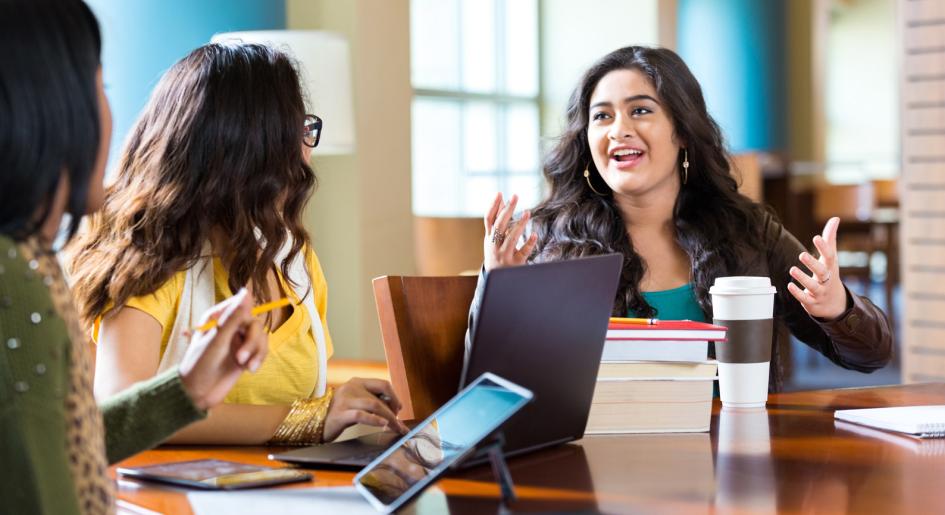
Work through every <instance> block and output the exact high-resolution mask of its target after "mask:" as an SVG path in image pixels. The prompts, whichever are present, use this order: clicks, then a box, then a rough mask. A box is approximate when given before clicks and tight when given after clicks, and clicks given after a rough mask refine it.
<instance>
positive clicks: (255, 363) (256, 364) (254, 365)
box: [249, 359, 262, 373]
mask: <svg viewBox="0 0 945 515" xmlns="http://www.w3.org/2000/svg"><path fill="white" fill-rule="evenodd" d="M261 364H262V362H260V361H259V360H258V359H254V360H253V362H252V363H250V364H249V371H250V372H254V373H255V372H256V371H257V370H259V365H261Z"/></svg>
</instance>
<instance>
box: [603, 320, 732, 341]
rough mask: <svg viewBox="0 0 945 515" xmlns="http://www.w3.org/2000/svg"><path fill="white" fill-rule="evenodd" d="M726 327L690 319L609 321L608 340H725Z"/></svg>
mask: <svg viewBox="0 0 945 515" xmlns="http://www.w3.org/2000/svg"><path fill="white" fill-rule="evenodd" d="M725 331H726V328H725V327H722V326H718V325H712V324H706V323H703V322H693V321H692V320H660V321H659V322H658V323H657V324H655V325H645V324H625V323H620V322H610V323H609V324H608V325H607V339H608V340H700V341H722V340H725Z"/></svg>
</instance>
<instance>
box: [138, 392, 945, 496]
mask: <svg viewBox="0 0 945 515" xmlns="http://www.w3.org/2000/svg"><path fill="white" fill-rule="evenodd" d="M919 404H945V385H943V384H924V385H908V386H893V387H883V388H863V389H843V390H822V391H814V392H796V393H786V394H778V395H772V396H771V397H770V399H769V401H768V407H767V409H766V410H727V409H725V410H723V409H720V406H719V405H718V401H716V406H715V408H714V411H713V416H712V430H711V432H710V433H708V434H705V433H703V434H677V435H673V434H659V435H628V436H620V437H616V436H614V437H588V438H585V439H584V440H581V441H580V442H576V443H573V444H568V445H564V446H559V447H557V448H553V449H548V450H545V451H541V452H538V453H534V454H531V455H528V456H522V457H519V458H513V459H511V460H510V461H509V465H510V469H511V472H512V477H513V479H514V481H515V484H516V489H517V493H518V495H519V499H520V500H519V501H518V502H516V503H515V504H513V505H512V509H514V510H515V511H516V512H520V511H521V512H535V511H558V512H564V511H569V512H570V511H586V512H591V513H594V512H605V513H633V512H644V513H678V512H694V513H759V512H760V513H764V512H773V511H781V512H789V513H792V512H797V513H802V512H803V513H810V512H819V513H844V512H847V513H945V440H925V441H922V440H916V439H912V438H908V437H903V436H896V435H892V434H889V433H882V432H871V430H868V429H867V430H859V431H858V430H857V427H855V426H854V427H850V426H841V425H840V424H841V423H837V424H835V422H834V420H833V411H834V410H836V409H844V408H863V407H880V406H903V405H919ZM268 452H269V449H266V448H259V447H244V448H235V447H219V448H213V447H164V448H160V449H157V450H154V451H149V452H145V453H142V454H139V455H138V456H135V457H134V458H131V459H128V460H126V461H124V462H122V465H124V466H134V465H145V464H152V463H161V462H166V461H178V460H187V459H197V458H206V457H215V458H221V459H228V460H234V461H241V462H246V463H258V464H271V463H270V462H268V461H267V459H266V455H267V453H268ZM315 474H316V478H315V480H314V481H312V482H311V483H308V484H303V485H300V486H296V487H294V488H298V487H313V486H314V487H321V486H347V485H350V484H351V479H352V477H353V475H354V474H353V472H349V471H329V470H317V471H315ZM286 488H292V487H286ZM444 494H445V495H444ZM424 496H431V497H433V496H437V497H439V498H440V500H441V502H439V504H437V503H425V504H426V505H432V506H436V507H437V508H435V509H430V510H426V511H425V510H419V511H421V512H423V513H427V512H444V511H446V508H447V507H448V510H449V512H450V513H494V512H496V511H497V510H498V507H499V505H498V496H499V490H498V486H497V485H496V484H495V483H494V481H493V480H492V473H491V471H490V469H489V468H488V467H479V468H476V469H472V470H468V471H464V472H459V473H456V474H453V475H451V476H450V477H448V478H447V479H444V480H442V481H440V482H439V483H437V485H436V487H435V490H434V491H433V492H430V493H426V494H424ZM119 497H120V499H121V506H123V507H125V508H127V507H130V506H131V505H135V506H139V507H143V508H146V509H148V510H152V511H156V512H163V513H191V510H190V507H189V504H188V503H187V499H186V497H185V495H184V494H183V493H181V492H180V491H174V490H171V489H165V488H161V487H155V486H151V485H147V484H143V483H135V482H132V481H121V482H120V483H119Z"/></svg>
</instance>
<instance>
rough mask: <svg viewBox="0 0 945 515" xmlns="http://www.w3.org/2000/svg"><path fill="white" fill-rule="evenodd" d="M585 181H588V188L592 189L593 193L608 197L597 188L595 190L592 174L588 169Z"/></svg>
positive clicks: (585, 171)
mask: <svg viewBox="0 0 945 515" xmlns="http://www.w3.org/2000/svg"><path fill="white" fill-rule="evenodd" d="M584 180H585V181H587V186H588V187H589V188H590V189H591V191H593V192H594V193H596V194H598V195H599V196H601V197H606V196H607V195H606V194H604V193H601V192H599V191H597V188H595V187H594V185H593V184H591V172H589V171H588V170H587V168H584Z"/></svg>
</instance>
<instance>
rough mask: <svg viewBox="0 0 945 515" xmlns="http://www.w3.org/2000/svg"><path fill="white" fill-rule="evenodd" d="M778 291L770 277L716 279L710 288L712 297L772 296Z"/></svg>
mask: <svg viewBox="0 0 945 515" xmlns="http://www.w3.org/2000/svg"><path fill="white" fill-rule="evenodd" d="M776 291H777V288H775V287H774V286H771V279H770V278H769V277H758V276H747V275H742V276H732V277H716V278H715V284H713V285H712V287H711V288H709V293H710V294H712V295H770V294H773V293H775V292H776Z"/></svg>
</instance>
